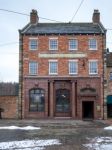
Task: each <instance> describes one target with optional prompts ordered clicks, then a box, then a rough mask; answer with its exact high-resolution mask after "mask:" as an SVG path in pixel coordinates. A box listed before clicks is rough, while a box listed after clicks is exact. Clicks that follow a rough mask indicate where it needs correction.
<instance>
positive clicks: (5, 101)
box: [0, 96, 18, 119]
mask: <svg viewBox="0 0 112 150" xmlns="http://www.w3.org/2000/svg"><path fill="white" fill-rule="evenodd" d="M17 99H18V97H17V96H0V108H2V109H4V112H2V118H3V119H6V118H8V119H16V118H17Z"/></svg>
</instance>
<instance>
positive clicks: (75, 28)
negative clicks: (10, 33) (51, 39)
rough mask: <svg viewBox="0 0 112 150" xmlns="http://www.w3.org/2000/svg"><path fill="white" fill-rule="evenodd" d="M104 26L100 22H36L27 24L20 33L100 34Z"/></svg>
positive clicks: (103, 30)
mask: <svg viewBox="0 0 112 150" xmlns="http://www.w3.org/2000/svg"><path fill="white" fill-rule="evenodd" d="M104 32H105V28H104V27H103V25H102V24H101V23H99V24H95V23H37V24H36V25H32V24H30V23H29V24H28V25H26V26H25V27H24V28H23V29H22V30H20V33H21V34H100V33H104Z"/></svg>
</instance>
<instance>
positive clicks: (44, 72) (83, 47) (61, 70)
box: [23, 35, 104, 77]
mask: <svg viewBox="0 0 112 150" xmlns="http://www.w3.org/2000/svg"><path fill="white" fill-rule="evenodd" d="M29 37H31V36H23V43H24V44H23V49H24V55H23V68H24V69H23V76H25V75H28V72H29V71H28V70H29V66H28V64H29V61H32V60H33V61H37V62H38V63H39V68H38V75H39V76H48V75H49V69H48V60H50V59H53V58H39V57H38V54H39V53H46V54H52V53H58V54H60V53H63V54H68V53H69V54H70V53H71V54H72V53H73V54H77V53H78V54H79V53H85V54H87V57H85V58H80V59H78V61H79V62H78V68H79V71H78V72H79V73H78V76H83V77H84V76H86V77H87V76H89V74H88V62H89V60H90V59H97V60H98V61H99V62H98V67H99V68H98V71H99V72H98V74H99V75H100V76H102V73H103V59H102V57H103V56H102V49H104V45H103V38H104V37H103V36H101V35H75V36H74V35H73V36H72V35H71V36H68V35H66V36H65V35H64V36H62V35H58V36H45V35H43V36H33V37H37V38H38V43H39V44H38V50H35V51H31V50H29V44H28V43H29ZM51 37H58V50H57V51H55V52H54V51H50V50H49V38H51ZM94 37H95V38H96V39H97V43H98V50H89V48H88V39H89V38H94ZM70 38H76V39H77V40H78V50H77V51H69V48H68V40H69V39H70ZM55 59H57V60H58V75H59V76H63V75H64V76H65V75H66V76H69V73H68V60H69V59H70V58H55ZM83 61H84V62H85V66H84V67H82V64H83Z"/></svg>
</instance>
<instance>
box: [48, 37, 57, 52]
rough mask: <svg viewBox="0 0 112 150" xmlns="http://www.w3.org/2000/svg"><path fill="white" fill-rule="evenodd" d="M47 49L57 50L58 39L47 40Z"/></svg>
mask: <svg viewBox="0 0 112 150" xmlns="http://www.w3.org/2000/svg"><path fill="white" fill-rule="evenodd" d="M49 49H50V50H58V40H57V39H50V40H49Z"/></svg>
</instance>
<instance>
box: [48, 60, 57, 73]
mask: <svg viewBox="0 0 112 150" xmlns="http://www.w3.org/2000/svg"><path fill="white" fill-rule="evenodd" d="M49 73H50V74H57V62H49Z"/></svg>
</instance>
